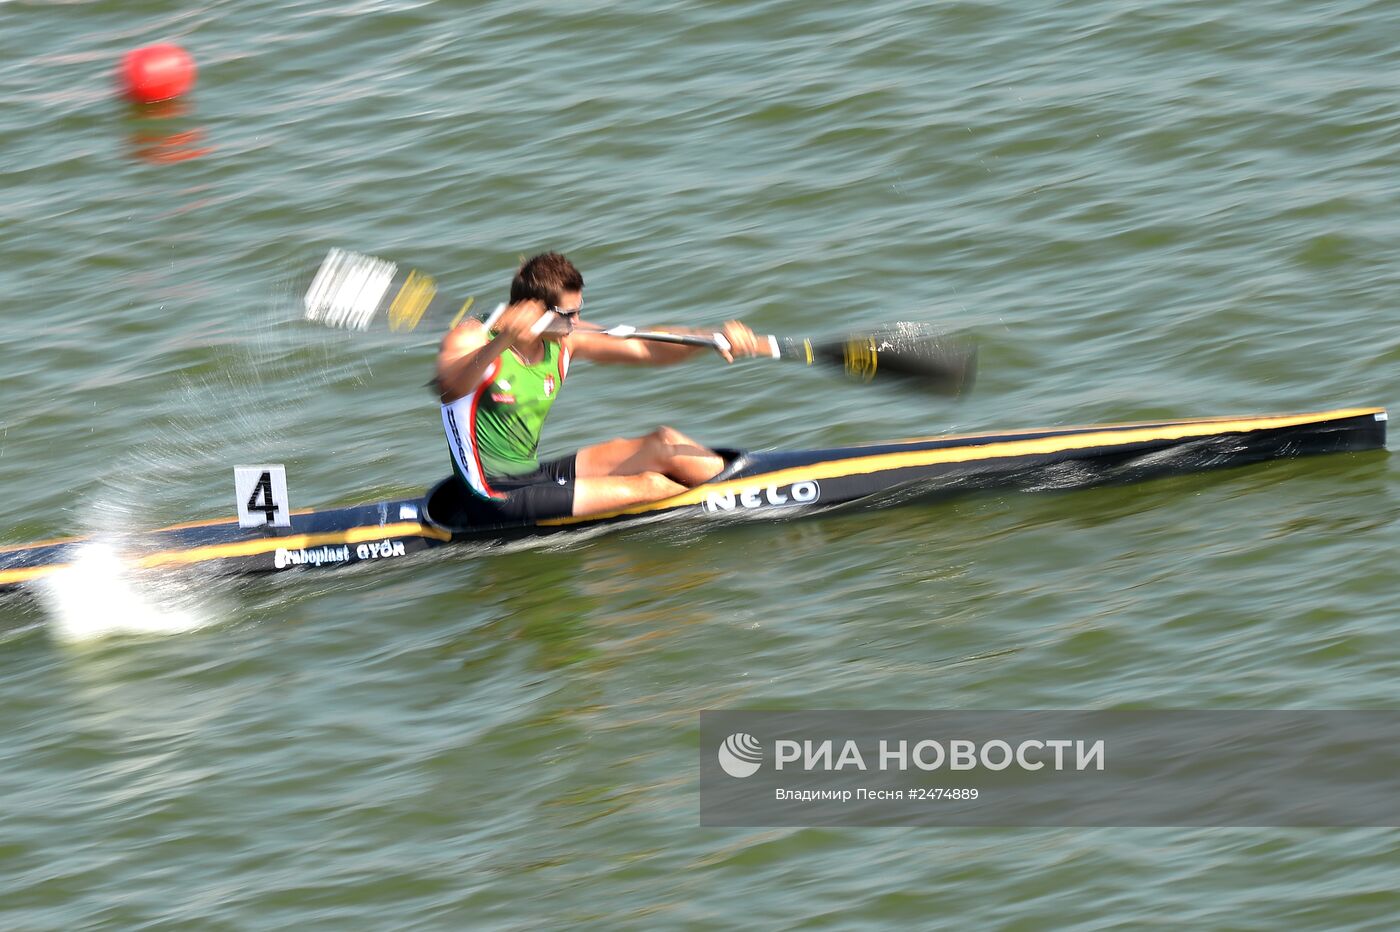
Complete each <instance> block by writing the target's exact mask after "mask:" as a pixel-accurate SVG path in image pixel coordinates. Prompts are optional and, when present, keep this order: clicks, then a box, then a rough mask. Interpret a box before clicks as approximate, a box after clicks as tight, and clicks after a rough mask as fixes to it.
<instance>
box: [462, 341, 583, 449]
mask: <svg viewBox="0 0 1400 932" xmlns="http://www.w3.org/2000/svg"><path fill="white" fill-rule="evenodd" d="M495 336H496V335H495V333H492V334H491V337H492V338H494V337H495ZM568 371H569V360H568V353H567V352H566V351H565V350H564V348H563V346H562V345H561V344H559V343H557V342H554V341H552V340H546V341H545V343H544V358H543V359H541V360H540V361H539V362H538V363H536V364H535V365H533V366H529V365H526V364H525V363H524V362H522V361H521V359H520V357H519V356H517V355H516V354H515V352H514V351H513V350H509V349H508V350H506V351H505V352H504V353H502V354H501V355H500V357H499V358H497V360H496V361H495V362H494V363H492V364H491V368H490V369H488V370H487V381H486V383H485V384H483V385H482V386H481V387H480V388H478V389H477V391H476V393H475V403H474V405H473V407H474V408H475V411H474V412H473V416H472V427H471V434H472V446H474V447H475V448H476V452H477V454H478V456H479V457H480V461H481V465H482V467H483V468H484V471H485V472H486V474H487V475H488V476H518V475H521V474H524V473H530V472H534V471H535V470H537V469H539V468H540V460H539V455H538V451H539V446H540V433H541V431H543V430H544V419H545V418H546V417H547V416H548V415H549V409H550V408H551V407H552V406H553V405H554V399H555V398H556V397H557V396H558V394H559V388H560V386H561V385H562V384H563V383H564V375H565V373H567V372H568Z"/></svg>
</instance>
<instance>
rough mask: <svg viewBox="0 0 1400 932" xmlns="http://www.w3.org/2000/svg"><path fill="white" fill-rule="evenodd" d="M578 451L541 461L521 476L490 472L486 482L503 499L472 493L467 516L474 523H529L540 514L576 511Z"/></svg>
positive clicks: (562, 515) (553, 515) (549, 515)
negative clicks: (575, 487)
mask: <svg viewBox="0 0 1400 932" xmlns="http://www.w3.org/2000/svg"><path fill="white" fill-rule="evenodd" d="M577 457H578V454H576V453H570V454H569V455H568V456H561V457H559V458H558V459H554V460H549V461H548V462H544V463H540V468H539V469H537V470H535V471H534V472H531V473H526V474H524V475H522V476H488V477H487V479H486V484H487V485H489V486H490V487H491V489H492V491H494V492H496V493H497V494H498V495H504V496H505V497H504V498H500V499H489V500H488V499H485V498H482V497H481V496H479V495H470V496H468V498H470V500H471V501H470V503H469V504H468V506H467V511H468V517H469V519H470V520H471V522H472V523H473V524H528V523H531V522H534V521H538V520H540V519H541V518H566V517H568V516H569V515H571V514H573V513H574V462H575V460H576V459H577Z"/></svg>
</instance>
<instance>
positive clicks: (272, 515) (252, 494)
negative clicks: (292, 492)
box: [233, 463, 292, 527]
mask: <svg viewBox="0 0 1400 932" xmlns="http://www.w3.org/2000/svg"><path fill="white" fill-rule="evenodd" d="M233 488H234V497H235V499H236V501H237V505H238V526H239V527H291V525H292V509H291V506H290V505H289V504H288V502H287V470H286V467H284V466H283V465H282V464H281V463H277V464H275V465H271V466H235V467H233Z"/></svg>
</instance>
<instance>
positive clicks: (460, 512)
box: [422, 449, 749, 531]
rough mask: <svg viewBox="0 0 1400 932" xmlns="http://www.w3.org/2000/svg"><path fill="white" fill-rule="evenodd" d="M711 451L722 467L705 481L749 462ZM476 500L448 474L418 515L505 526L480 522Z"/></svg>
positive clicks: (454, 525) (463, 527)
mask: <svg viewBox="0 0 1400 932" xmlns="http://www.w3.org/2000/svg"><path fill="white" fill-rule="evenodd" d="M715 452H716V453H718V454H719V455H720V456H722V457H724V468H723V469H721V470H720V471H719V472H718V473H717V474H716V475H715V476H714V478H712V479H710V480H709V482H723V481H724V480H726V479H731V478H733V477H734V476H735V475H737V474H738V473H740V472H742V471H743V470H744V469H745V468H746V467H747V466H748V465H749V457H748V454H747V453H745V452H744V451H743V450H731V449H716V450H715ZM706 484H707V485H708V484H709V483H706ZM480 502H481V500H480V499H478V498H477V497H476V495H475V493H473V492H472V490H471V489H469V488H467V485H466V483H464V482H463V481H462V480H461V479H458V478H457V477H456V476H455V475H452V476H448V477H447V478H446V479H443V480H442V481H441V482H439V483H438V484H437V485H435V486H433V487H432V488H431V489H429V490H428V494H427V495H426V496H424V498H423V515H422V517H423V520H425V521H426V522H427V523H428V524H433V525H436V526H438V527H440V528H442V529H444V530H447V531H467V530H485V529H488V528H502V527H508V526H509V525H502V524H500V523H494V522H489V521H487V522H484V521H483V520H482V519H481V515H482V506H481V504H480ZM561 517H563V516H562V515H561Z"/></svg>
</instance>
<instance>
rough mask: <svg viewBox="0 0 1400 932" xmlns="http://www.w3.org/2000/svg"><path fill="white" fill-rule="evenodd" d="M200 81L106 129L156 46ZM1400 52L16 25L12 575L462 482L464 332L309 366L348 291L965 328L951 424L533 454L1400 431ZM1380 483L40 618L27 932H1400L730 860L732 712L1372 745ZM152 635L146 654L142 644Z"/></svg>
mask: <svg viewBox="0 0 1400 932" xmlns="http://www.w3.org/2000/svg"><path fill="white" fill-rule="evenodd" d="M166 39H173V40H175V41H179V42H181V43H183V44H184V45H185V46H187V47H188V48H189V49H190V50H191V52H192V53H193V54H194V55H195V57H196V59H197V60H198V62H199V63H200V65H201V69H202V70H201V75H200V84H199V86H198V88H197V90H196V92H195V94H194V95H193V96H192V97H191V98H190V100H189V101H188V104H187V106H186V108H185V109H184V111H183V112H181V113H176V114H170V115H165V116H159V115H151V114H142V113H135V112H132V111H130V110H128V109H127V108H126V107H125V106H124V105H120V104H118V103H116V102H115V101H114V100H113V99H112V91H111V82H110V78H109V76H110V73H111V71H112V69H113V67H114V65H115V62H116V60H117V59H118V58H119V56H120V54H121V53H122V52H123V51H125V50H126V49H129V48H132V47H135V46H137V45H140V44H143V43H147V42H153V41H158V40H166ZM1398 48H1400V9H1397V8H1396V7H1395V6H1394V5H1393V4H1386V3H1381V2H1345V0H1338V2H1323V3H1303V2H1299V0H1286V2H1285V0H1273V2H1271V0H1244V2H1239V3H1233V4H1227V5H1221V4H1204V3H1196V2H1186V0H1165V2H1158V3H1151V4H1147V3H1130V2H1077V3H1071V2H1067V0H1061V2H1048V0H1035V2H1024V3H1012V2H1000V3H995V2H948V3H937V4H933V3H922V4H920V3H907V2H906V3H896V2H889V0H874V2H871V3H865V4H829V5H825V6H822V5H817V4H811V3H801V2H798V0H767V2H749V3H737V2H719V0H713V2H697V3H688V4H647V3H641V2H616V0H614V2H610V3H596V2H575V3H569V4H535V3H511V4H507V3H481V4H450V3H434V2H394V0H381V2H375V0H361V2H357V3H345V4H329V3H324V4H311V3H305V2H291V3H279V4H273V3H268V2H265V0H240V2H236V3H235V2H232V0H226V2H219V3H208V4H204V5H201V6H199V7H192V6H188V5H183V6H182V5H177V4H169V3H156V2H152V0H143V2H137V3H127V2H122V3H118V2H116V0H102V2H88V3H83V2H76V3H61V4H60V3H39V2H11V3H4V4H0V95H3V96H0V99H2V100H3V103H4V107H3V109H0V151H3V152H4V154H5V158H4V160H3V162H2V163H0V179H3V180H0V231H3V236H0V282H3V285H4V288H3V294H4V299H3V310H0V313H3V319H4V322H5V326H4V327H3V328H0V385H3V400H4V405H3V413H0V540H3V541H4V542H19V541H26V540H31V539H35V538H39V537H44V536H52V535H57V534H67V533H75V532H82V533H98V534H102V535H105V536H109V537H114V538H115V539H117V540H120V539H121V536H122V535H123V534H125V533H129V532H132V531H134V530H135V529H137V528H141V527H148V526H152V525H157V524H164V523H170V522H175V521H184V520H189V519H192V518H196V517H203V516H214V515H221V514H225V513H228V512H229V511H230V509H231V505H232V501H231V490H232V475H231V473H232V467H233V466H234V465H235V464H238V463H262V462H280V463H285V464H286V465H287V469H288V475H289V481H290V485H291V491H292V497H293V504H294V505H295V506H297V507H310V506H317V505H326V504H330V503H335V502H349V501H359V500H369V499H373V498H375V497H380V496H383V495H385V494H388V493H395V494H397V493H400V492H403V493H406V492H409V491H412V490H414V489H416V488H420V487H422V486H424V485H427V484H428V483H430V482H432V481H433V480H435V479H437V478H438V477H440V476H441V475H442V474H444V473H445V472H446V470H447V468H448V466H447V464H448V459H447V452H446V450H445V449H444V444H443V442H442V439H441V437H440V426H439V423H438V416H437V411H436V408H435V405H434V403H433V400H432V398H431V397H430V396H429V395H428V393H427V392H425V391H424V390H423V389H422V383H423V381H424V380H425V379H426V378H427V377H428V375H429V371H430V366H431V357H432V351H433V347H434V343H435V335H434V334H433V333H430V332H428V331H427V329H426V328H425V330H424V332H423V333H421V334H414V335H408V336H404V335H391V334H387V333H384V334H378V335H357V336H348V335H345V334H339V333H331V332H327V331H321V330H313V329H311V328H310V327H308V326H305V325H303V324H301V323H300V322H299V321H297V319H296V317H297V314H298V308H297V306H296V294H297V288H298V287H299V282H300V276H302V275H304V274H305V273H306V272H308V270H309V269H310V268H311V267H312V266H313V265H314V264H315V262H317V261H318V260H319V258H320V257H321V255H323V254H324V252H325V250H326V249H327V248H328V247H330V246H344V247H349V248H354V249H360V250H362V251H366V252H371V253H376V254H383V255H389V256H393V257H395V258H397V259H400V260H402V261H405V262H408V263H411V264H414V265H417V266H420V267H422V268H425V269H430V270H432V271H434V272H435V273H436V274H437V275H438V276H439V278H440V280H441V281H442V283H443V285H444V287H446V288H448V289H450V290H452V291H453V292H454V293H460V294H461V295H463V296H464V297H465V296H467V295H472V296H475V297H476V298H477V301H478V302H482V303H488V304H489V303H494V302H495V301H496V300H499V299H500V297H502V292H503V289H504V285H505V283H506V281H507V279H508V276H509V274H510V272H511V270H512V269H513V268H514V265H515V263H516V262H517V260H518V257H519V256H520V255H522V254H528V253H531V252H533V251H537V250H540V249H544V248H556V249H560V250H563V251H565V252H567V253H568V254H570V255H571V256H572V257H573V258H574V259H575V260H576V261H577V262H578V263H579V264H580V265H581V267H582V268H583V271H584V274H585V277H586V278H587V281H588V305H589V309H590V312H591V314H592V316H594V317H595V319H598V320H602V321H606V322H632V323H639V324H645V323H649V322H671V323H698V322H718V321H722V320H725V319H727V318H730V317H735V316H739V317H742V318H743V319H745V320H746V321H749V322H750V323H752V324H753V325H754V326H755V327H756V328H758V329H761V330H764V331H773V332H778V333H823V332H839V331H841V330H844V329H846V328H850V327H856V326H861V325H870V324H875V323H880V322H885V321H889V320H897V319H909V320H920V321H932V322H937V323H940V324H943V325H946V326H952V327H973V328H976V329H977V330H978V331H979V332H980V333H981V334H982V337H983V350H982V373H981V377H980V380H979V382H978V385H977V390H976V392H975V394H974V395H973V396H972V397H971V398H969V399H967V400H965V401H963V402H961V403H959V404H956V405H952V404H948V403H946V402H942V401H938V400H935V399H928V398H923V397H916V396H913V395H911V394H909V393H907V392H902V391H900V390H898V389H895V388H882V387H879V386H871V387H860V386H852V385H848V384H847V383H845V382H843V381H842V380H841V379H840V378H839V377H829V376H823V375H819V374H816V373H813V372H807V371H803V370H801V369H800V368H799V369H793V368H790V367H786V366H774V365H772V364H764V363H758V362H750V363H747V364H740V365H736V366H734V367H730V368H726V367H724V366H723V365H721V364H719V363H718V362H717V361H714V360H711V361H708V362H695V363H692V364H689V365H686V366H684V367H680V368H675V369H669V370H661V371H631V370H608V369H603V368H592V369H590V368H588V367H587V366H583V365H580V366H576V367H575V368H574V370H573V372H571V374H570V379H569V385H568V392H567V393H566V394H565V395H564V397H563V398H562V399H561V400H560V402H559V403H558V404H557V405H556V406H555V407H556V410H555V413H554V417H553V418H552V420H551V424H550V432H549V433H548V434H547V436H546V446H547V447H548V449H547V450H546V451H545V452H546V453H551V452H557V451H563V450H566V449H569V448H572V447H575V446H577V445H579V444H581V443H585V442H589V441H593V440H598V439H604V438H607V437H612V436H617V435H621V434H627V433H637V432H641V431H644V430H649V429H650V428H652V427H653V426H655V425H656V424H658V423H669V424H673V425H675V426H677V427H679V428H681V429H683V430H685V431H687V432H689V433H691V434H692V435H694V436H696V437H697V438H699V439H702V440H706V441H709V442H712V443H716V444H722V445H730V446H744V447H753V448H782V449H790V448H798V447H821V446H830V445H833V444H838V443H846V442H860V441H870V440H881V439H890V438H896V437H903V436H915V435H927V434H930V433H936V432H940V431H943V430H975V429H983V428H999V427H1007V428H1010V427H1023V426H1027V427H1028V426H1045V425H1054V424H1077V423H1092V422H1096V421H1113V420H1125V419H1137V418H1150V417H1158V416H1194V415H1214V414H1237V413H1238V414H1245V413H1264V412H1272V411H1289V410H1311V409H1325V408H1332V407H1342V406H1349V405H1360V404H1387V403H1393V402H1395V401H1396V399H1397V391H1396V388H1397V372H1398V371H1400V370H1397V363H1400V333H1397V328H1396V326H1395V324H1394V321H1395V320H1396V313H1395V302H1394V295H1395V293H1396V291H1397V285H1400V275H1398V274H1397V272H1396V270H1395V267H1394V266H1395V262H1394V260H1395V256H1396V250H1395V241H1396V236H1397V233H1400V224H1397V221H1396V220H1395V217H1396V213H1397V207H1398V206H1400V203H1397V198H1396V195H1395V190H1396V186H1395V168H1396V165H1397V164H1400V116H1397V111H1396V108H1395V106H1394V101H1395V97H1396V90H1397V79H1396V75H1398V74H1400V52H1397V49H1398ZM1398 513H1400V468H1398V467H1397V465H1396V464H1395V463H1394V462H1393V461H1392V460H1390V459H1388V458H1386V457H1385V456H1384V455H1383V454H1368V455H1362V456H1352V457H1333V458H1326V459H1312V460H1305V461H1295V462H1284V463H1277V464H1271V465H1267V466H1263V467H1257V468H1250V469H1245V470H1239V471H1234V472H1230V473H1223V474H1215V475H1208V476H1195V477H1184V478H1178V479H1171V480H1164V481H1158V482H1154V483H1150V484H1147V485H1142V486H1135V487H1126V488H1116V489H1106V490H1093V491H1086V492H1076V493H1070V494H1046V495H1023V494H1016V495H1004V496H998V495H986V496H982V497H977V498H968V499H963V500H959V501H955V502H951V503H947V504H941V505H930V506H919V507H912V508H906V509H903V510H897V511H887V512H880V513H875V514H855V515H848V516H844V517H835V518H831V519H829V520H822V521H814V522H806V523H790V524H782V525H776V526H764V527H745V528H734V529H723V530H719V531H716V532H713V533H708V534H698V533H695V532H694V531H684V532H682V531H675V530H661V531H656V530H652V531H638V532H632V533H628V534H619V535H613V536H602V537H597V538H594V539H591V540H586V541H578V542H575V543H573V544H570V545H568V546H566V547H563V548H556V549H551V550H525V551H521V552H515V553H506V554H474V553H461V552H459V553H454V554H449V555H446V556H442V557H435V558H433V559H429V560H422V561H415V562H407V561H406V562H403V563H400V564H396V565H376V566H372V567H370V568H368V569H367V570H365V571H363V572H354V571H352V572H349V573H346V574H326V575H322V574H317V575H306V576H291V575H288V576H285V577H279V578H272V579H264V580H256V581H253V582H251V583H244V584H226V585H225V584H206V583H200V584H198V585H190V584H188V583H183V582H180V581H177V580H153V581H150V586H151V588H150V589H149V590H148V591H147V593H146V601H145V602H144V603H136V604H124V603H122V602H120V601H115V600H114V598H113V597H111V596H109V595H104V592H103V590H100V589H98V588H96V584H95V583H92V582H88V581H83V580H73V581H70V582H69V583H68V584H67V586H66V589H64V590H63V591H57V592H50V593H48V594H46V595H43V596H42V597H40V598H34V599H29V600H24V601H15V600H7V601H5V602H4V604H3V605H0V632H3V633H0V799H3V800H4V803H5V806H4V814H3V818H0V924H2V925H3V926H4V927H6V928H15V929H20V928H24V929H30V928H34V929H39V928H53V929H78V928H99V927H112V928H135V927H147V926H149V927H160V928H179V927H192V928H229V929H264V928H266V929H271V928H283V927H286V926H289V925H293V924H295V925H298V926H302V927H307V928H312V927H314V928H326V929H348V928H357V929H358V928H363V929H383V928H391V927H392V928H424V929H426V928H458V927H467V926H471V927H481V928H522V929H523V928H540V927H559V926H580V925H592V926H594V927H597V928H639V929H650V928H664V927H676V926H688V927H702V928H703V927H711V928H733V927H736V926H758V927H763V928H769V927H789V926H802V927H820V928H861V927H868V926H875V925H885V926H889V927H898V928H910V927H929V926H948V927H959V928H993V927H1000V928H1012V929H1039V928H1046V927H1069V928H1080V929H1105V928H1141V927H1160V928H1180V927H1197V928H1230V929H1270V930H1272V929H1279V928H1319V929H1321V928H1338V927H1367V926H1368V927H1372V928H1386V927H1389V926H1390V925H1391V924H1392V920H1387V919H1386V917H1387V916H1391V917H1393V916H1394V915H1395V913H1396V912H1397V909H1400V895H1397V894H1396V893H1395V892H1394V891H1395V889H1396V888H1397V885H1398V882H1400V841H1397V838H1396V836H1395V833H1394V832H1392V831H1381V830H1375V831H1322V830H1225V829H1217V830H1189V831H1187V830H1168V829H1160V830H1141V829H1117V830H1109V829H1103V830H1094V831H1084V830H1035V831H1029V830H1013V829H1004V830H995V831H973V830H957V831H931V830H914V829H909V830H857V829H847V830H836V829H820V830H818V829H812V830H805V831H790V830H762V829H754V830H749V831H742V830H719V829H706V830H701V829H700V828H699V827H698V811H699V804H698V797H697V783H696V781H697V772H696V743H695V742H696V737H697V728H698V719H697V712H698V711H699V710H700V709H705V708H728V707H743V708H821V707H845V708H988V709H1017V708H1116V707H1122V706H1141V707H1179V708H1212V707H1232V708H1319V709H1324V708H1352V707H1358V708H1388V707H1393V706H1394V704H1395V702H1396V698H1395V696H1396V685H1395V683H1396V677H1397V675H1398V674H1400V644H1397V635H1396V631H1395V628H1396V622H1397V621H1400V585H1397V574H1396V571H1395V566H1394V554H1395V553H1396V552H1397V549H1400V531H1397V529H1396V523H1395V518H1396V516H1397V514H1398ZM132 625H137V626H141V625H145V626H148V627H149V626H156V627H165V628H167V629H170V631H168V632H167V633H166V634H163V635H152V634H146V635H140V636H136V635H131V634H115V635H111V636H94V635H101V634H103V633H105V632H109V631H111V630H112V629H117V628H123V627H130V626H132Z"/></svg>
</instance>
